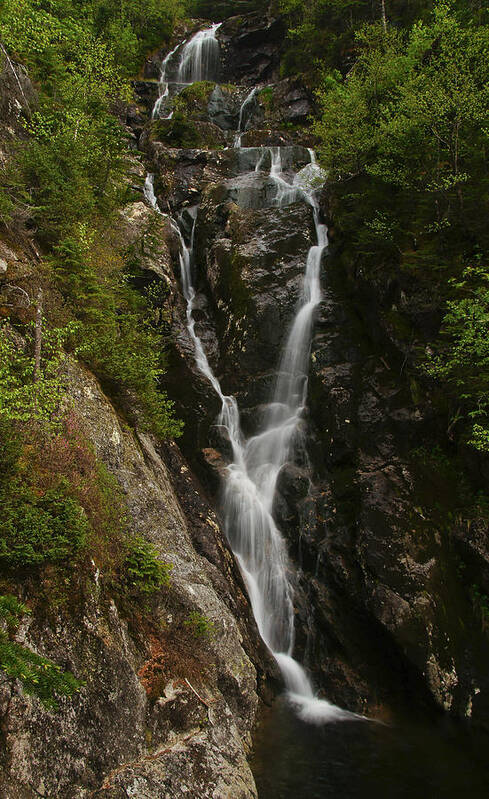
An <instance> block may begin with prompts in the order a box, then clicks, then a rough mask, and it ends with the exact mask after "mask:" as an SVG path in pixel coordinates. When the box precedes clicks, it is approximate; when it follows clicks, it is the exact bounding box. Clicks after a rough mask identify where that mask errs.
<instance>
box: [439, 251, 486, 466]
mask: <svg viewBox="0 0 489 799" xmlns="http://www.w3.org/2000/svg"><path fill="white" fill-rule="evenodd" d="M450 288H451V290H452V299H450V300H448V302H447V311H446V313H445V316H444V319H443V323H442V326H441V331H440V338H439V340H438V341H437V342H436V343H435V344H434V345H433V349H430V350H429V356H428V358H427V363H426V366H425V369H426V372H427V373H428V374H429V375H431V376H433V377H435V378H437V379H438V380H441V381H443V383H444V384H445V385H446V386H447V387H448V388H449V390H451V392H452V393H453V395H454V397H455V398H456V399H457V401H459V402H460V403H461V404H462V405H463V406H464V407H465V408H466V412H467V416H468V418H469V419H470V420H472V422H471V425H470V427H471V430H470V432H469V434H468V435H469V443H470V444H471V445H472V446H473V447H475V449H478V450H480V451H481V452H489V340H488V335H487V330H488V325H489V271H488V269H487V267H483V266H481V265H480V264H477V265H475V266H468V267H466V268H465V269H464V271H463V272H462V276H461V279H458V280H455V279H452V280H451V281H450ZM474 420H476V421H474Z"/></svg>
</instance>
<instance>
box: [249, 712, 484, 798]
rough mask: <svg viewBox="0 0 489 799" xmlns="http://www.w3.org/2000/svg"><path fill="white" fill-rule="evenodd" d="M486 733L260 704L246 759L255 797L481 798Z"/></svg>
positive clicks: (446, 726)
mask: <svg viewBox="0 0 489 799" xmlns="http://www.w3.org/2000/svg"><path fill="white" fill-rule="evenodd" d="M488 754H489V735H487V734H486V733H483V732H479V733H475V732H471V731H470V730H469V729H468V728H467V729H466V728H465V727H464V728H463V729H461V727H460V726H458V725H455V724H453V723H452V722H446V721H444V722H439V723H436V724H435V723H433V724H428V723H426V724H419V723H416V724H414V723H412V722H410V723H405V722H402V723H401V722H396V723H393V724H389V725H387V724H378V723H371V722H362V721H360V722H356V721H348V722H345V721H343V722H337V723H333V724H327V725H324V726H322V727H315V726H312V725H309V724H305V723H303V722H301V721H300V720H299V719H298V718H297V716H296V715H295V714H294V711H293V709H292V708H291V706H290V704H289V703H288V702H287V700H286V699H285V697H280V698H279V699H277V700H276V701H275V703H274V704H273V706H272V707H271V708H267V709H266V710H265V711H264V713H263V717H262V720H261V723H260V725H259V728H258V730H257V733H256V735H255V740H254V748H253V755H252V760H251V767H252V770H253V773H254V776H255V780H256V784H257V788H258V796H259V799H330V797H331V799H332V798H333V797H334V799H357V798H358V799H360V797H361V799H374V798H375V799H384V797H385V799H461V797H463V798H464V799H489V769H488V768H487V765H488V762H487V757H488Z"/></svg>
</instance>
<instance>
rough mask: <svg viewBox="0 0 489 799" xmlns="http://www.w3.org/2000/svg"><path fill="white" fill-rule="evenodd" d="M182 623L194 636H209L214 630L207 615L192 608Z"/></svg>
mask: <svg viewBox="0 0 489 799" xmlns="http://www.w3.org/2000/svg"><path fill="white" fill-rule="evenodd" d="M184 624H185V625H186V626H187V627H188V628H189V630H190V631H191V633H192V635H193V636H194V637H195V638H209V637H210V636H211V635H212V634H213V632H214V622H212V621H210V619H208V618H207V616H204V615H203V614H202V613H199V612H198V611H196V610H192V611H191V613H189V616H188V619H186V620H185V622H184Z"/></svg>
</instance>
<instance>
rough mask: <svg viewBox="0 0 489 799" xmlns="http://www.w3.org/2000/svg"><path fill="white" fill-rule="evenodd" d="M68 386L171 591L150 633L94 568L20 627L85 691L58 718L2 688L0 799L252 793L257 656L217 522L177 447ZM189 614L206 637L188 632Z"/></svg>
mask: <svg viewBox="0 0 489 799" xmlns="http://www.w3.org/2000/svg"><path fill="white" fill-rule="evenodd" d="M66 387H67V397H69V398H70V401H72V402H73V403H74V404H75V405H76V407H77V410H78V412H79V414H80V416H81V417H82V419H83V424H84V427H85V432H86V434H87V435H88V437H89V439H90V440H91V441H92V442H93V445H94V447H95V449H96V452H97V455H98V456H99V458H100V459H101V460H102V461H103V462H104V463H105V464H106V465H107V467H108V468H109V470H110V471H111V472H112V474H114V475H115V476H116V478H117V480H118V482H119V484H120V485H121V486H122V488H123V491H124V495H125V501H126V504H127V509H128V512H129V518H130V525H131V529H132V531H133V532H134V534H136V533H137V534H139V535H143V536H144V537H145V538H146V539H147V540H149V541H151V542H152V543H153V544H154V546H155V547H156V548H157V550H158V551H159V552H160V553H161V556H162V558H163V560H164V561H165V562H167V563H172V564H173V567H172V571H171V584H170V586H169V587H168V588H167V589H163V590H162V591H161V593H160V594H159V596H158V597H156V599H155V600H154V602H155V606H154V607H153V615H152V618H153V620H154V618H155V614H156V618H158V619H159V623H158V625H156V626H155V623H154V621H153V623H152V624H149V625H148V624H147V623H146V622H145V621H144V612H143V614H142V615H141V616H140V617H139V618H134V617H133V618H127V617H125V616H124V614H122V615H121V612H120V611H119V609H118V608H117V606H116V605H115V603H114V602H113V601H111V600H109V599H108V598H107V593H106V591H102V590H101V589H102V584H103V580H104V576H103V575H99V574H98V573H95V572H94V574H93V580H92V585H91V587H89V588H86V587H85V589H84V593H83V595H82V596H76V597H74V598H73V602H72V603H70V604H69V605H68V606H63V607H61V608H60V609H59V611H58V612H55V611H51V613H50V616H49V617H48V618H44V617H42V616H41V615H39V614H37V612H36V613H35V614H33V616H32V617H30V618H29V620H28V622H26V623H25V625H24V626H23V627H22V629H21V633H20V634H21V640H22V642H23V643H26V644H27V645H29V646H30V647H31V648H32V649H34V650H35V651H37V652H39V653H42V654H43V655H45V656H48V657H50V658H52V659H53V660H54V661H55V662H57V663H58V664H62V665H63V666H64V667H65V668H69V669H71V670H72V672H73V673H74V674H75V675H76V676H77V677H78V678H80V679H83V680H84V681H85V684H84V686H83V688H82V689H81V692H80V695H79V696H78V697H77V698H75V699H74V700H64V701H63V702H62V704H61V707H60V710H59V711H57V712H54V713H52V712H48V711H47V710H45V709H44V708H43V707H42V706H41V705H40V703H39V702H38V701H37V700H34V699H30V698H28V697H26V696H25V695H23V693H22V692H21V691H19V690H17V689H15V688H14V689H12V687H8V686H7V685H5V684H4V685H3V686H2V689H1V690H2V693H1V713H2V737H3V744H4V751H3V756H2V770H1V771H0V788H1V793H2V796H5V797H6V799H20V797H22V799H23V798H24V797H33V796H39V795H41V796H60V797H61V796H63V797H67V799H68V797H73V799H74V798H75V797H80V798H81V797H85V796H89V795H90V796H101V797H105V796H107V797H119V796H121V797H122V796H128V795H131V796H135V797H143V796H178V795H183V792H184V788H183V786H184V785H186V786H187V788H188V791H189V792H190V794H191V795H195V796H202V797H205V796H208V797H211V796H212V797H217V796H218V797H223V799H224V797H227V796H229V791H232V795H236V796H239V797H243V799H244V797H252V796H255V795H256V794H255V790H254V784H253V779H252V777H251V773H250V771H249V767H248V765H247V763H246V757H245V749H244V746H246V745H248V744H249V741H250V732H251V729H252V726H253V722H254V717H255V713H256V709H257V704H258V696H257V693H256V691H257V670H256V667H255V666H254V665H253V664H252V662H251V660H250V655H251V656H252V657H253V659H254V660H255V662H257V663H258V660H260V658H261V657H263V652H262V649H261V646H260V643H259V641H258V638H257V634H256V633H255V632H254V628H253V624H252V623H251V622H250V616H249V608H248V604H247V601H246V599H245V598H244V595H243V592H242V587H241V581H240V579H239V576H238V574H237V572H236V568H235V566H234V563H233V560H232V558H231V556H230V553H229V551H228V549H227V547H226V546H225V544H224V543H223V538H222V533H221V532H220V529H219V524H218V521H217V519H216V516H215V514H214V513H213V511H212V510H211V509H210V508H209V506H208V505H206V503H205V500H204V499H203V497H202V493H201V492H200V493H199V487H198V485H197V484H196V483H195V482H193V478H192V476H191V474H190V473H189V471H188V467H187V466H186V465H185V462H184V461H183V459H182V458H181V456H180V455H179V454H178V450H177V449H176V447H175V445H170V446H169V447H167V449H166V450H160V451H158V448H157V447H156V446H155V443H154V442H153V441H151V439H150V438H149V437H147V436H146V435H143V434H142V433H141V434H139V436H138V438H136V437H135V436H134V434H133V433H132V432H130V431H129V430H128V429H127V428H126V429H124V428H123V427H122V426H121V424H120V422H119V420H118V417H117V415H116V413H115V412H114V410H113V408H112V406H111V405H110V403H109V401H108V400H107V398H106V397H105V396H104V394H103V393H102V391H101V389H100V387H99V385H98V384H97V382H96V381H95V379H94V378H93V377H92V376H91V375H90V374H89V373H87V372H84V371H83V370H81V369H80V368H79V367H77V366H75V365H74V364H73V365H71V366H69V368H67V372H66ZM167 463H169V464H170V468H169V467H168V466H167ZM172 475H177V477H176V482H177V487H175V486H174V485H173V484H172V481H174V480H175V477H174V476H173V477H172ZM179 492H181V495H182V497H183V500H182V502H181V501H180V499H179ZM192 495H194V496H195V497H196V500H194V501H192ZM199 552H200V554H199ZM192 613H198V614H199V615H200V616H201V617H202V618H205V619H206V620H208V623H209V624H210V625H211V626H212V633H211V634H210V635H208V636H202V637H200V638H195V636H194V635H193V634H192V632H191V629H192V628H191V627H189V626H188V625H186V622H187V620H188V618H189V617H191V616H190V614H192ZM259 652H261V653H262V654H261V655H259V654H258V653H259ZM247 653H248V654H247ZM264 662H266V657H265V660H264Z"/></svg>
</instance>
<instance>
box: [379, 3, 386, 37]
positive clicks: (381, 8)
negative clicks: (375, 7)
mask: <svg viewBox="0 0 489 799" xmlns="http://www.w3.org/2000/svg"><path fill="white" fill-rule="evenodd" d="M380 14H381V17H382V25H383V26H384V31H387V17H386V14H385V0H380Z"/></svg>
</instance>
